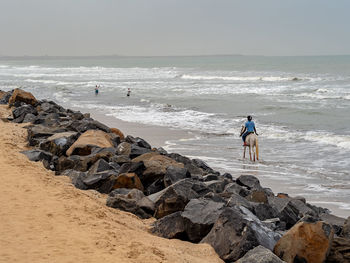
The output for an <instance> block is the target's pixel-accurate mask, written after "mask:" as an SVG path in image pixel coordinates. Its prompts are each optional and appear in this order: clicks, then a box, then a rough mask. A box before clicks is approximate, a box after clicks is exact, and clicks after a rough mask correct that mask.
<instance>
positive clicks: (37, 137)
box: [27, 125, 66, 146]
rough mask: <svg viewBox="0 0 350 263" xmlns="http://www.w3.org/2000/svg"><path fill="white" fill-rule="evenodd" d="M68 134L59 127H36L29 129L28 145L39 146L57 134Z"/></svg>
mask: <svg viewBox="0 0 350 263" xmlns="http://www.w3.org/2000/svg"><path fill="white" fill-rule="evenodd" d="M60 132H66V130H65V129H62V128H57V127H45V126H43V125H35V126H32V127H29V128H28V136H27V138H28V144H29V145H30V146H36V145H39V144H40V143H41V142H42V141H44V140H45V139H46V138H48V137H50V136H52V135H54V134H55V133H60Z"/></svg>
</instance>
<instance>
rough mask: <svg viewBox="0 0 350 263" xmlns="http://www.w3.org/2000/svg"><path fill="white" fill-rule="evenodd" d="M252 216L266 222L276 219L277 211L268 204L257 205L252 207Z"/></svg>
mask: <svg viewBox="0 0 350 263" xmlns="http://www.w3.org/2000/svg"><path fill="white" fill-rule="evenodd" d="M253 211H254V214H255V215H256V216H257V217H258V218H259V219H260V220H266V219H270V218H276V217H277V216H278V211H277V210H276V209H274V208H273V207H271V206H270V205H269V204H265V203H259V204H256V205H254V209H253Z"/></svg>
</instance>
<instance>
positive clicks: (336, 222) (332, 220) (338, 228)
mask: <svg viewBox="0 0 350 263" xmlns="http://www.w3.org/2000/svg"><path fill="white" fill-rule="evenodd" d="M319 218H320V220H322V221H324V222H326V223H328V224H330V225H331V226H332V227H333V230H334V234H336V235H338V236H339V235H341V232H342V230H343V225H344V224H345V221H346V220H345V218H341V217H339V216H335V215H332V214H325V213H322V214H321V215H320V216H319ZM349 238H350V236H349Z"/></svg>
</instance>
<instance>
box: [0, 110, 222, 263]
mask: <svg viewBox="0 0 350 263" xmlns="http://www.w3.org/2000/svg"><path fill="white" fill-rule="evenodd" d="M8 115H9V111H8V109H7V106H3V105H1V106H0V117H6V116H8ZM23 126H25V124H14V123H6V122H3V121H1V120H0V138H1V139H0V200H1V202H0V262H50V263H51V262H60V263H61V262H114V263H117V262H194V263H195V262H198V263H199V262H201V263H203V262H211V263H215V262H222V261H221V260H220V259H219V257H218V256H217V255H216V254H215V252H214V250H213V248H212V247H210V246H209V245H196V244H191V243H188V242H182V241H179V240H167V239H163V238H159V237H156V236H154V235H151V234H150V233H148V230H149V228H150V223H151V222H152V220H140V219H139V218H137V217H136V216H134V215H132V214H129V213H125V212H122V211H119V210H115V209H111V208H108V207H106V206H105V199H106V197H105V196H103V195H101V194H99V193H97V192H95V191H81V190H78V189H76V188H74V187H73V186H72V185H71V184H70V182H69V180H68V178H67V177H63V176H55V175H54V174H53V172H50V171H48V170H46V169H45V168H44V167H43V166H42V164H41V163H40V162H39V163H35V162H30V161H29V160H28V159H27V157H26V156H24V155H22V154H21V153H19V152H20V151H21V150H25V149H26V129H23V128H22V127H23Z"/></svg>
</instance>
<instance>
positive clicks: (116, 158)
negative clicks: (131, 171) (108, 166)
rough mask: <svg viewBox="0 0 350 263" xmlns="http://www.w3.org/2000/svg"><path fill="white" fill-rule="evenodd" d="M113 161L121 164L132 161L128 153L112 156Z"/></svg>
mask: <svg viewBox="0 0 350 263" xmlns="http://www.w3.org/2000/svg"><path fill="white" fill-rule="evenodd" d="M111 161H112V162H116V163H117V164H119V165H123V164H124V163H129V162H131V159H130V158H129V156H127V155H116V156H113V157H112V158H111Z"/></svg>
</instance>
